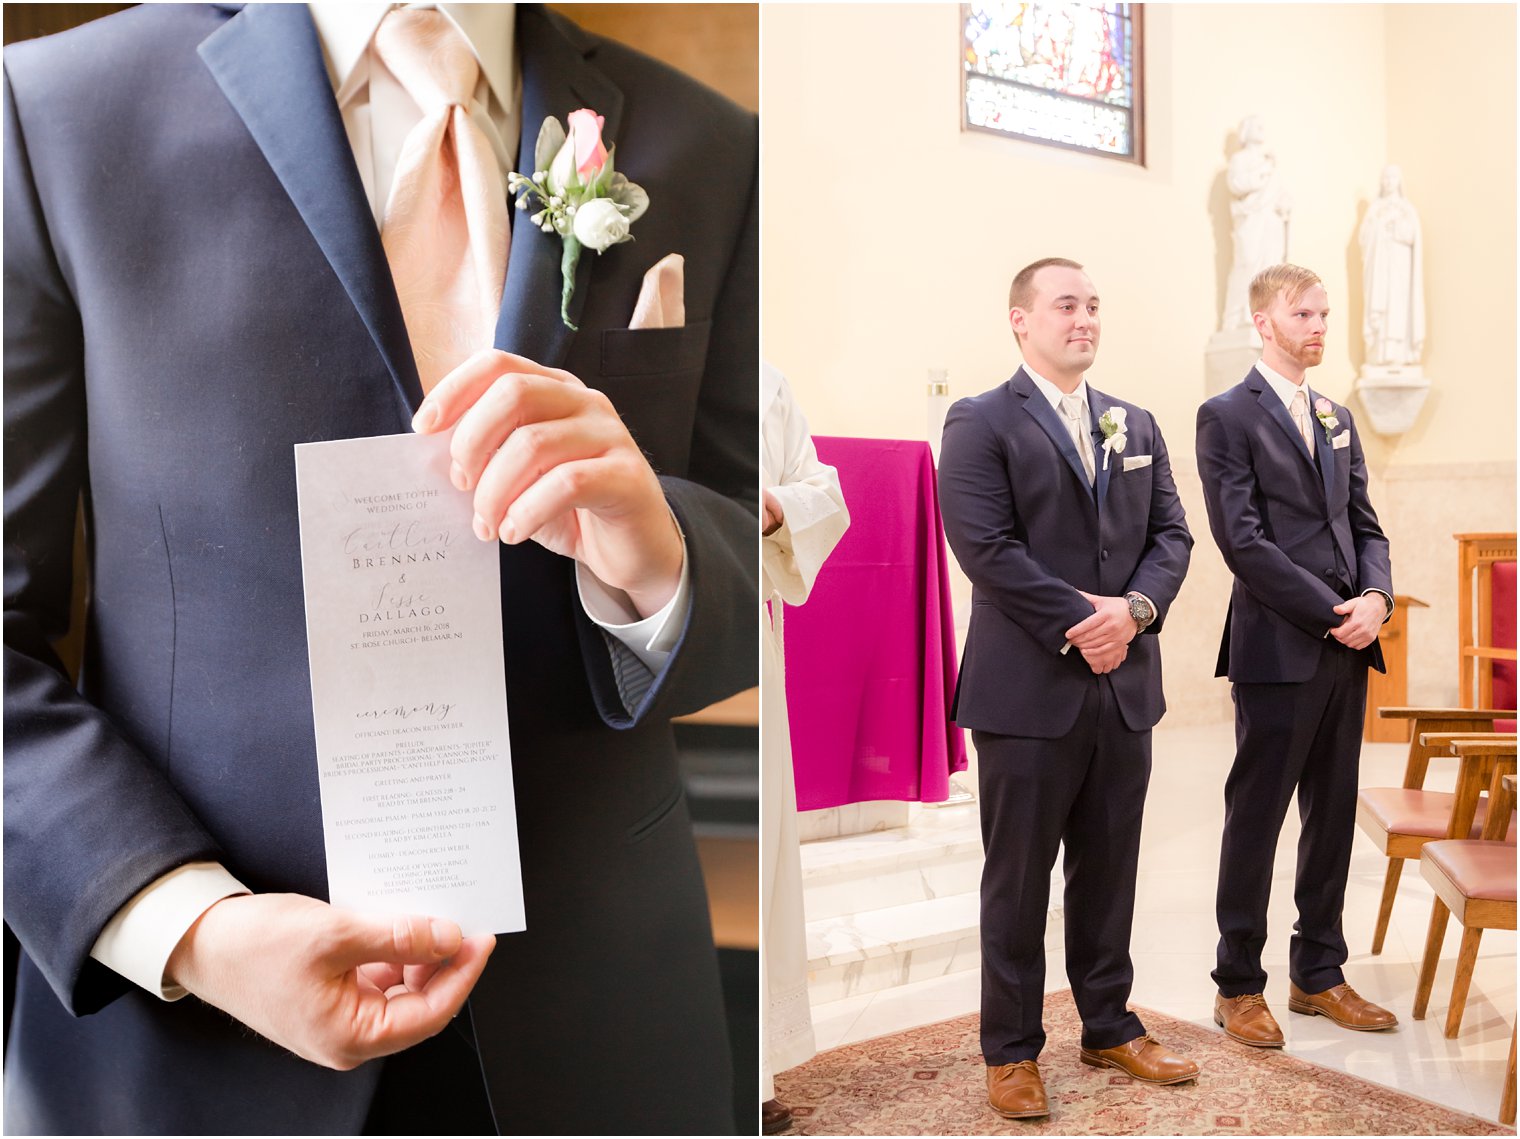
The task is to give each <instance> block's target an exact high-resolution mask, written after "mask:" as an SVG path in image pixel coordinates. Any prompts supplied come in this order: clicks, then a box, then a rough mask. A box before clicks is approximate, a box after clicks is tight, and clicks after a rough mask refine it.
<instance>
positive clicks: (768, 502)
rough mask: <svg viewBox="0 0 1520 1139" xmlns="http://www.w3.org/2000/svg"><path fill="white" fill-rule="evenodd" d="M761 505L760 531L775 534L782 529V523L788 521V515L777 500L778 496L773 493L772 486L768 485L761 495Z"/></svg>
mask: <svg viewBox="0 0 1520 1139" xmlns="http://www.w3.org/2000/svg"><path fill="white" fill-rule="evenodd" d="M761 507H762V514H761V518H760V533H761V534H762V535H764V534H774V533H775V532H776V531H777V530H779V529H781V523H783V522H785V521H786V515H785V513H783V512H782V509H781V503H780V502H778V501H776V496H775V495H774V494H772V493H771V490H770V487H766V488H765V492H764V494H763V495H762V496H761Z"/></svg>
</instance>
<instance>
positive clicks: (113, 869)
mask: <svg viewBox="0 0 1520 1139" xmlns="http://www.w3.org/2000/svg"><path fill="white" fill-rule="evenodd" d="M4 97H5V191H4V193H5V224H6V234H5V250H4V262H5V268H4V281H5V317H4V322H5V743H6V749H5V920H6V922H7V923H8V924H9V925H10V927H11V929H12V930H13V931H14V932H15V934H16V936H17V937H18V938H19V939H20V941H21V944H22V946H23V947H24V948H25V949H26V952H27V954H28V956H30V957H31V958H32V960H33V961H34V962H35V963H36V964H37V966H38V967H39V968H40V969H41V971H42V974H43V976H44V977H46V979H47V981H48V983H49V985H51V986H52V988H53V990H54V992H56V993H57V994H58V997H59V999H60V1000H61V1001H63V1003H64V1004H65V1005H66V1006H67V1007H68V1008H69V1009H70V1010H71V1011H73V1012H74V1013H76V1014H79V1013H87V1012H93V1011H95V1010H96V1009H98V1008H100V1007H102V1006H103V1005H105V1004H107V1003H108V1002H109V1001H111V1000H113V999H115V997H117V996H119V995H120V994H121V993H122V992H123V991H125V989H126V987H127V982H126V981H125V980H123V979H122V978H120V977H118V976H117V975H116V974H114V973H112V972H111V971H110V970H108V969H106V968H105V967H104V966H102V965H100V964H99V963H98V962H94V961H91V960H90V956H89V954H90V948H91V946H92V945H93V944H94V942H95V939H96V937H97V936H98V935H99V933H100V931H101V930H102V929H103V928H104V927H105V925H106V923H107V922H108V921H109V920H110V919H111V917H112V915H113V914H115V913H116V911H117V910H118V909H119V908H120V907H121V906H122V905H123V904H124V903H125V902H126V901H127V900H128V899H130V898H131V897H132V896H133V895H134V894H136V893H137V892H138V891H139V890H140V889H141V888H142V887H143V886H145V885H147V884H148V883H150V882H152V881H153V880H155V879H156V878H158V877H160V876H161V875H162V874H164V873H165V872H167V871H169V870H172V869H173V868H175V867H176V866H179V865H182V864H184V863H186V862H192V861H197V860H201V859H216V858H217V857H218V856H219V852H218V850H217V847H216V844H215V842H213V841H212V839H211V837H210V836H209V835H208V834H207V833H206V831H205V829H204V828H203V827H202V826H201V825H200V823H199V822H198V821H197V820H196V819H195V818H194V816H193V815H192V814H191V813H190V811H189V809H188V808H187V807H186V806H185V804H184V803H183V801H182V800H181V799H180V798H179V796H178V795H177V794H176V793H175V791H174V789H173V788H172V787H171V786H170V784H169V781H168V780H167V778H165V776H164V774H163V773H162V772H161V771H160V770H159V769H158V768H157V767H156V766H154V764H152V763H151V762H150V761H149V760H148V758H147V757H146V756H145V755H144V754H143V752H142V751H141V750H140V749H139V748H138V747H137V746H136V745H134V743H133V742H132V741H131V740H130V739H128V738H127V737H126V736H124V735H123V734H122V732H121V731H120V730H119V729H118V728H117V727H116V725H115V724H113V723H112V721H111V719H110V718H109V717H108V716H106V715H105V714H104V713H103V712H102V711H101V710H100V709H98V708H96V707H94V706H93V705H91V704H90V703H89V702H88V701H86V700H85V699H84V698H83V697H82V696H81V695H80V694H79V692H78V691H76V689H75V688H74V685H73V684H72V683H71V682H70V680H69V678H68V676H67V675H66V673H65V670H64V668H63V665H62V664H61V663H60V661H59V659H58V657H57V656H56V654H55V653H54V651H53V649H52V647H51V642H52V640H54V639H55V638H57V637H58V636H60V635H61V634H62V633H63V632H64V631H65V630H66V628H67V626H68V611H69V598H70V595H71V592H72V588H73V581H72V568H71V567H72V549H73V537H74V524H75V517H76V510H77V509H78V503H79V500H80V495H81V494H82V493H83V494H86V495H87V494H88V486H87V462H86V431H85V394H84V387H85V376H84V352H83V331H82V326H81V319H80V314H79V311H78V309H77V308H76V305H75V303H74V298H73V296H72V295H71V292H70V289H69V286H68V283H67V280H66V277H65V274H64V272H63V271H62V269H61V268H60V264H59V259H58V257H57V256H56V254H55V251H54V246H53V241H52V238H51V236H50V234H49V232H48V227H47V220H46V217H45V211H44V208H43V203H42V200H41V198H40V196H39V193H38V191H37V188H36V186H35V184H34V180H33V177H32V171H31V167H30V164H29V160H28V153H27V144H26V140H25V137H24V135H23V131H22V121H21V115H20V113H19V111H18V108H17V101H16V97H15V93H14V92H13V90H12V87H11V80H10V75H9V73H8V72H7V74H6V78H5V92H4Z"/></svg>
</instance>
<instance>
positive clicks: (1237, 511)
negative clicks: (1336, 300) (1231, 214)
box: [1197, 265, 1397, 1048]
mask: <svg viewBox="0 0 1520 1139" xmlns="http://www.w3.org/2000/svg"><path fill="white" fill-rule="evenodd" d="M1250 300H1251V310H1252V313H1253V320H1254V321H1255V324H1256V330H1257V332H1258V333H1260V335H1261V342H1262V345H1261V362H1260V363H1258V364H1257V365H1256V367H1255V368H1253V369H1251V372H1250V373H1249V374H1248V375H1247V376H1246V378H1245V379H1244V380H1242V381H1241V382H1240V383H1239V384H1237V385H1235V386H1234V387H1233V388H1231V389H1230V390H1229V391H1226V392H1224V393H1223V394H1221V395H1217V396H1215V397H1214V398H1213V399H1211V400H1208V401H1207V402H1206V403H1204V404H1203V405H1202V406H1201V407H1200V408H1199V409H1198V437H1197V445H1198V473H1199V474H1200V475H1201V476H1202V478H1203V497H1204V503H1205V504H1206V506H1207V508H1208V512H1209V528H1210V529H1211V530H1212V531H1213V534H1214V541H1215V542H1216V543H1217V544H1218V546H1219V551H1220V553H1221V554H1223V555H1224V561H1225V564H1226V565H1227V566H1229V567H1230V572H1231V573H1233V574H1234V575H1235V586H1234V590H1233V591H1232V593H1231V595H1230V609H1229V613H1228V614H1227V615H1226V617H1225V627H1224V636H1223V638H1222V640H1221V643H1220V647H1219V667H1218V670H1217V672H1216V675H1219V676H1226V675H1227V676H1228V677H1229V678H1230V680H1231V681H1232V682H1233V683H1234V688H1233V694H1234V698H1235V763H1234V766H1233V767H1231V769H1230V775H1229V779H1228V780H1227V781H1226V783H1225V789H1224V799H1225V822H1224V840H1223V844H1222V846H1221V849H1220V854H1219V887H1218V889H1219V893H1218V902H1217V906H1216V910H1217V914H1218V918H1219V950H1218V966H1217V967H1216V968H1215V970H1214V974H1213V975H1214V981H1215V983H1216V984H1217V985H1218V986H1219V993H1218V995H1217V996H1216V997H1215V1000H1214V1020H1215V1022H1216V1023H1217V1024H1219V1025H1220V1027H1222V1028H1223V1029H1224V1030H1225V1032H1226V1033H1227V1034H1228V1035H1229V1036H1230V1037H1232V1038H1233V1039H1235V1040H1238V1041H1239V1042H1240V1043H1242V1044H1248V1045H1251V1046H1252V1047H1256V1048H1280V1047H1282V1044H1283V1036H1282V1029H1281V1028H1280V1027H1279V1025H1278V1024H1277V1021H1276V1019H1275V1018H1274V1017H1273V1016H1272V1013H1271V1011H1270V1010H1269V1009H1268V1007H1267V1003H1266V997H1265V995H1264V992H1263V990H1264V989H1265V987H1266V982H1267V974H1266V970H1264V969H1263V968H1262V965H1261V951H1262V947H1263V946H1264V945H1265V944H1266V941H1267V901H1268V896H1269V893H1270V891H1271V886H1272V855H1273V851H1275V850H1276V848H1277V835H1278V832H1279V831H1280V830H1281V829H1282V823H1283V817H1284V816H1285V815H1286V814H1287V810H1288V803H1289V802H1290V801H1291V800H1292V798H1293V795H1294V791H1295V789H1296V790H1297V793H1298V812H1299V817H1300V818H1301V819H1302V821H1303V832H1302V835H1301V837H1300V839H1299V843H1298V874H1297V878H1296V880H1295V882H1294V889H1293V897H1294V901H1295V902H1296V903H1297V904H1298V923H1297V924H1296V925H1295V926H1294V930H1295V932H1294V934H1293V939H1292V942H1291V943H1290V945H1289V952H1288V978H1289V984H1288V1007H1289V1008H1290V1009H1292V1010H1293V1011H1294V1012H1300V1013H1307V1014H1311V1015H1318V1016H1325V1017H1328V1018H1329V1019H1330V1020H1332V1021H1334V1022H1335V1023H1336V1024H1339V1025H1341V1026H1343V1027H1345V1028H1351V1029H1356V1030H1358V1031H1373V1030H1378V1029H1386V1028H1392V1027H1393V1026H1394V1025H1395V1024H1396V1023H1397V1018H1395V1016H1394V1015H1393V1014H1392V1013H1391V1012H1389V1011H1387V1010H1386V1009H1382V1008H1379V1007H1378V1006H1377V1005H1375V1004H1373V1003H1372V1002H1370V1001H1367V1000H1364V999H1363V998H1362V997H1361V996H1359V995H1358V994H1357V993H1356V991H1355V990H1353V989H1352V988H1351V986H1350V985H1348V984H1346V978H1345V976H1344V974H1342V972H1341V966H1342V965H1343V964H1345V961H1346V940H1345V938H1344V937H1342V936H1341V904H1342V902H1343V900H1344V898H1345V894H1346V872H1347V868H1348V867H1349V866H1350V861H1351V839H1352V835H1353V832H1354V827H1355V821H1356V787H1357V761H1358V759H1359V758H1360V756H1361V749H1362V718H1363V714H1364V711H1365V706H1366V702H1367V669H1368V668H1369V667H1371V668H1375V669H1377V670H1378V671H1379V672H1382V671H1383V653H1382V649H1381V647H1380V646H1379V645H1378V640H1377V635H1378V629H1379V627H1380V626H1381V625H1382V624H1383V622H1385V621H1387V620H1388V618H1389V617H1391V616H1392V615H1393V580H1392V577H1391V576H1390V573H1389V567H1388V539H1387V538H1385V537H1383V532H1382V530H1381V529H1379V527H1378V520H1377V515H1376V514H1375V513H1374V512H1373V510H1372V503H1371V502H1370V501H1369V500H1368V497H1367V468H1366V465H1365V464H1364V463H1363V461H1362V444H1361V440H1360V438H1359V437H1358V436H1357V432H1356V424H1355V423H1353V422H1352V420H1351V413H1350V412H1349V411H1348V410H1347V409H1346V408H1345V407H1343V406H1341V405H1340V404H1337V403H1334V402H1332V401H1331V400H1329V399H1327V398H1325V397H1324V396H1319V395H1316V394H1315V393H1314V392H1312V391H1311V390H1310V389H1309V384H1308V379H1307V377H1308V370H1309V369H1310V368H1311V367H1313V366H1315V365H1316V364H1318V363H1319V362H1320V361H1321V360H1322V359H1323V358H1324V354H1325V335H1326V331H1327V326H1328V320H1329V315H1330V299H1329V296H1328V295H1327V294H1326V292H1325V287H1324V285H1322V284H1321V283H1320V280H1319V277H1318V276H1316V275H1315V274H1314V273H1312V272H1310V271H1309V270H1308V269H1304V268H1301V267H1300V266H1297V265H1273V266H1271V267H1270V268H1267V269H1264V270H1262V271H1261V272H1260V273H1259V274H1257V276H1256V279H1255V280H1253V281H1252V282H1251V293H1250Z"/></svg>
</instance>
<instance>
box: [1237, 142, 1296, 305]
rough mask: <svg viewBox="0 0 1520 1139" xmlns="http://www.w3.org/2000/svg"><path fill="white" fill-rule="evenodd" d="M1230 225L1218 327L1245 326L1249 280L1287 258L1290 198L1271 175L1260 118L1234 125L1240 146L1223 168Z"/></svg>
mask: <svg viewBox="0 0 1520 1139" xmlns="http://www.w3.org/2000/svg"><path fill="white" fill-rule="evenodd" d="M1225 182H1226V184H1227V185H1228V186H1229V188H1230V196H1231V201H1230V218H1231V221H1232V222H1233V224H1234V246H1235V248H1234V254H1235V256H1234V260H1233V261H1231V263H1230V276H1229V278H1228V279H1227V280H1226V282H1225V290H1224V321H1223V323H1222V324H1221V325H1220V327H1221V329H1223V330H1226V331H1228V330H1229V329H1232V328H1250V327H1251V301H1250V291H1251V278H1252V277H1254V276H1256V274H1257V273H1259V272H1261V271H1262V270H1263V269H1265V268H1266V267H1267V266H1268V265H1276V264H1278V263H1280V262H1283V261H1286V260H1287V259H1288V215H1289V214H1290V213H1291V212H1292V210H1293V201H1292V199H1291V198H1290V197H1289V196H1288V192H1287V191H1286V190H1284V189H1283V186H1282V182H1281V181H1280V180H1279V179H1278V177H1277V160H1276V159H1275V158H1273V157H1272V152H1271V151H1269V150H1268V149H1267V145H1266V131H1265V130H1264V129H1263V128H1262V125H1261V120H1260V119H1259V118H1257V117H1256V116H1255V115H1247V116H1246V117H1245V118H1244V119H1242V120H1241V123H1240V149H1239V150H1237V151H1236V152H1235V153H1234V155H1232V156H1231V158H1230V162H1229V165H1228V167H1227V168H1226V170H1225Z"/></svg>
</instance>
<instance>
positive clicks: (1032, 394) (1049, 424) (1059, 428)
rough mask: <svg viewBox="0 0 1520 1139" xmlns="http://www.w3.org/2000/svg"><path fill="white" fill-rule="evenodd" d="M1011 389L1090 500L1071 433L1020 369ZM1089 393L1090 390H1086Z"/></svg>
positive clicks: (1084, 475)
mask: <svg viewBox="0 0 1520 1139" xmlns="http://www.w3.org/2000/svg"><path fill="white" fill-rule="evenodd" d="M1012 382H1013V389H1014V391H1016V392H1018V393H1019V394H1020V395H1021V396H1023V397H1024V410H1025V411H1027V412H1028V413H1029V414H1030V415H1032V416H1033V417H1034V421H1035V422H1036V423H1038V424H1039V425H1040V429H1041V430H1043V431H1044V432H1045V434H1046V435H1049V436H1050V441H1051V442H1052V443H1054V444H1055V445H1056V450H1058V451H1060V452H1061V455H1062V457H1063V458H1064V459H1065V460H1066V465H1067V466H1069V467H1070V468H1071V469H1072V473H1074V474H1075V475H1076V476H1077V481H1078V482H1079V483H1080V484H1081V485H1082V488H1083V489H1084V490H1086V491H1087V494H1088V497H1089V498H1092V494H1093V489H1092V487H1091V485H1089V483H1088V481H1087V470H1086V469H1085V468H1084V467H1083V466H1082V456H1080V455H1078V454H1077V447H1076V444H1075V443H1073V442H1072V441H1071V433H1070V432H1069V431H1067V430H1066V424H1065V423H1063V422H1062V421H1061V417H1060V416H1059V415H1057V414H1056V411H1055V409H1054V408H1053V407H1051V406H1050V404H1049V403H1047V402H1046V400H1045V397H1044V396H1043V395H1041V394H1040V390H1039V389H1038V388H1036V387H1035V386H1034V381H1033V380H1031V379H1030V378H1029V374H1028V373H1027V372H1025V371H1024V369H1023V368H1020V369H1019V370H1018V371H1017V372H1015V373H1014V374H1013V381H1012ZM1088 390H1089V391H1091V390H1092V389H1090V388H1089V389H1088Z"/></svg>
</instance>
